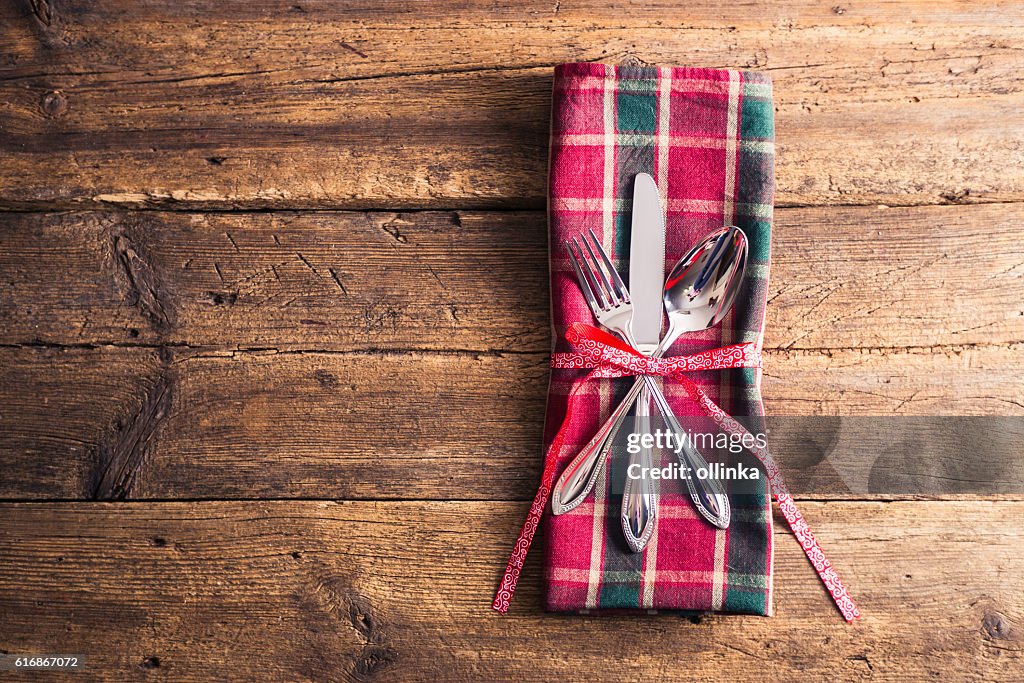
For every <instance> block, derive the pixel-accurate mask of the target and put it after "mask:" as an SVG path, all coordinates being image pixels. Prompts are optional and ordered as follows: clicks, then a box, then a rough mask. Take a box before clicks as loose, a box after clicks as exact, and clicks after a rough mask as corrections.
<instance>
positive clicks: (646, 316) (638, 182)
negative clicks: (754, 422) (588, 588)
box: [621, 173, 665, 552]
mask: <svg viewBox="0 0 1024 683" xmlns="http://www.w3.org/2000/svg"><path fill="white" fill-rule="evenodd" d="M664 287H665V220H664V214H663V213H662V210H661V195H660V194H658V186H657V185H655V183H654V178H652V177H651V176H650V175H648V174H646V173H640V174H638V175H637V176H636V178H635V179H634V180H633V215H632V231H631V234H630V243H629V297H630V299H631V300H632V302H633V319H632V324H631V326H630V332H631V333H632V336H633V340H632V341H633V344H634V345H635V347H636V349H637V350H638V351H640V352H641V353H643V354H645V355H648V356H649V355H651V354H653V353H654V352H655V350H656V349H657V348H658V343H659V342H660V341H661V322H662V311H663V303H662V290H663V289H664ZM650 405H651V393H650V389H649V388H648V384H647V382H644V385H643V387H642V388H641V390H640V398H639V400H638V401H637V404H636V431H637V432H639V433H641V434H645V433H647V434H649V433H650V432H651V429H650ZM653 463H654V456H653V452H652V449H650V448H644V447H643V445H642V444H641V447H640V451H639V453H636V454H631V456H630V461H629V464H630V469H629V470H627V473H628V472H630V471H633V470H634V468H633V467H632V466H633V465H635V464H637V465H640V468H641V474H642V473H643V468H651V467H653ZM648 472H649V469H648ZM656 515H657V498H656V493H655V490H654V481H653V479H652V478H651V477H650V476H641V477H640V478H638V479H631V478H630V477H629V476H628V474H627V477H626V484H625V487H624V489H623V493H622V516H621V521H622V531H623V533H624V534H625V536H626V543H627V544H628V545H629V547H630V548H631V549H632V550H633V551H634V552H640V551H641V550H643V549H644V546H646V545H647V541H648V539H650V537H651V534H652V533H653V531H654V519H655V516H656Z"/></svg>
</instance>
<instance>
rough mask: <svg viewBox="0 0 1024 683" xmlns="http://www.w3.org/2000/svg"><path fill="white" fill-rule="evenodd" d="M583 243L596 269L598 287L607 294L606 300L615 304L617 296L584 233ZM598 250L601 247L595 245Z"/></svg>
mask: <svg viewBox="0 0 1024 683" xmlns="http://www.w3.org/2000/svg"><path fill="white" fill-rule="evenodd" d="M583 244H585V245H586V246H587V252H589V253H590V258H591V259H592V260H593V262H594V265H593V269H594V270H596V271H597V278H598V287H600V288H601V289H602V290H603V291H604V293H605V294H606V295H607V298H608V300H609V301H610V302H611V305H612V306H617V305H618V304H619V303H620V302H619V298H618V297H617V296H615V290H614V289H613V288H612V284H611V283H610V282H609V281H608V277H607V276H606V275H605V272H604V268H602V267H601V259H599V258H598V257H597V255H596V254H595V253H594V248H593V247H592V246H590V240H588V239H587V237H586V235H584V236H583ZM597 248H598V250H600V249H601V245H600V244H598V245H597Z"/></svg>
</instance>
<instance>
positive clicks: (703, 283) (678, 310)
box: [551, 227, 747, 529]
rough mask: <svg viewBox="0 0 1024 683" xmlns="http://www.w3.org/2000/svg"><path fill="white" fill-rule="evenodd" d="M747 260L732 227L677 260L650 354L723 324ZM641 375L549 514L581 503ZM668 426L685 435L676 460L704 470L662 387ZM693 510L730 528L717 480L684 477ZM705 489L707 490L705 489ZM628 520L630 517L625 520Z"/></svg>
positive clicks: (742, 240)
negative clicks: (661, 331) (661, 330)
mask: <svg viewBox="0 0 1024 683" xmlns="http://www.w3.org/2000/svg"><path fill="white" fill-rule="evenodd" d="M746 261H747V237H746V235H745V234H743V231H742V230H740V229H739V228H736V227H725V228H722V229H720V230H717V231H715V232H714V233H712V234H710V235H708V236H707V237H705V238H704V239H703V240H702V241H701V242H700V243H699V244H698V245H697V246H695V247H694V248H693V249H691V250H690V252H689V253H688V254H686V256H684V257H683V258H682V259H680V260H679V261H678V262H677V263H676V264H675V266H673V268H672V270H671V271H670V272H669V275H668V277H667V278H666V280H665V291H664V301H665V310H666V311H667V313H668V321H669V324H668V330H667V332H666V333H665V336H664V337H663V338H662V340H661V343H660V344H659V345H658V348H657V350H656V351H655V352H654V353H653V356H654V357H655V358H657V357H660V356H662V355H663V354H664V353H665V351H667V350H668V349H669V348H670V347H671V346H672V344H673V343H675V341H676V340H677V339H678V338H679V336H680V335H681V334H683V333H685V332H696V331H699V330H703V329H707V328H709V327H712V326H714V325H716V324H717V323H719V322H721V320H722V318H724V317H725V315H726V314H727V313H728V312H729V310H730V309H731V308H732V305H733V303H735V301H736V295H737V294H738V293H739V290H740V284H741V283H742V280H743V274H744V270H745V267H746ZM643 382H644V380H643V378H637V381H636V382H635V383H634V384H633V388H632V389H631V390H630V392H629V393H628V394H627V395H626V397H625V399H624V400H623V401H622V402H621V403H620V404H619V405H618V407H617V408H616V409H615V410H614V411H613V412H612V414H611V416H609V418H608V420H607V421H606V422H605V423H604V425H602V426H601V428H600V429H598V431H597V433H596V434H595V435H594V436H593V438H591V440H590V442H589V443H587V445H586V446H584V448H583V449H582V450H581V451H580V452H579V454H577V456H576V457H575V458H574V459H573V461H572V462H571V463H569V466H568V467H566V468H565V471H564V472H562V475H561V476H560V477H559V479H558V481H557V483H556V484H555V488H554V491H553V493H552V496H551V507H552V512H553V513H554V514H555V515H561V514H564V513H566V512H569V511H570V510H572V509H574V508H576V507H577V506H579V504H580V503H582V502H583V500H584V499H585V498H586V497H587V495H589V494H590V492H591V490H593V488H594V485H595V484H596V482H597V478H598V475H599V474H600V472H601V469H602V467H603V466H604V462H605V459H606V458H605V455H606V454H607V452H608V449H610V448H611V445H612V443H613V442H614V440H615V434H616V433H617V432H618V429H619V427H620V426H621V424H622V421H623V418H624V416H625V414H626V411H627V410H628V409H629V407H630V406H631V405H632V404H633V402H634V401H635V400H636V398H637V396H639V394H640V387H641V386H642V384H643ZM652 393H653V394H654V398H655V401H656V402H657V404H658V407H659V409H660V410H661V412H662V414H663V415H664V417H665V418H666V421H667V422H668V426H669V428H670V429H672V430H673V431H675V433H676V434H677V435H679V436H681V437H683V438H684V441H683V444H684V446H683V449H682V451H681V452H680V458H681V459H682V461H683V465H684V466H686V467H689V468H690V471H691V472H696V471H697V470H698V469H700V468H704V469H707V461H705V460H704V458H703V456H701V454H700V452H699V451H697V449H696V447H694V445H693V443H692V441H691V440H690V439H689V438H688V435H687V433H686V432H685V430H683V429H682V427H681V426H680V425H679V421H678V420H677V419H676V417H675V415H674V414H673V413H672V410H671V408H670V407H669V406H668V403H667V402H666V401H665V397H664V395H663V394H662V393H661V391H660V390H657V391H654V392H652ZM686 483H687V488H688V489H689V493H690V497H691V499H692V500H693V502H694V506H695V507H696V508H697V511H698V512H700V513H701V515H702V516H704V518H705V519H707V520H708V521H709V522H711V523H712V524H714V525H715V526H717V527H719V528H721V529H724V528H727V527H728V526H729V520H730V517H731V511H730V507H729V497H728V496H727V495H726V493H725V491H724V490H723V489H722V486H721V484H720V483H719V482H718V481H717V480H715V479H699V478H695V477H691V478H689V479H686ZM707 489H711V491H708V490H707ZM624 522H626V523H628V520H624Z"/></svg>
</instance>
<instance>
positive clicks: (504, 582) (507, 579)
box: [491, 370, 597, 614]
mask: <svg viewBox="0 0 1024 683" xmlns="http://www.w3.org/2000/svg"><path fill="white" fill-rule="evenodd" d="M596 373H597V370H593V371H591V372H589V373H588V374H587V376H586V377H584V378H583V379H581V380H580V381H579V382H578V383H577V384H576V385H575V386H574V387H573V389H572V391H571V392H569V399H568V401H567V402H566V403H567V405H566V409H565V418H564V419H563V420H562V424H561V425H560V426H559V427H558V433H557V434H555V438H554V439H552V440H551V445H550V446H549V447H548V452H547V456H546V457H545V458H544V472H543V474H541V478H540V486H539V487H538V488H537V493H536V495H534V497H533V503H532V504H531V505H530V511H529V512H528V513H527V515H526V521H525V522H523V528H522V529H521V530H520V531H519V536H518V537H517V538H516V544H515V545H514V546H513V547H512V554H511V555H510V556H509V558H508V564H506V565H505V573H504V574H502V576H501V583H500V584H499V585H498V592H497V594H496V595H495V596H494V602H493V603H492V604H491V608H492V609H495V610H497V611H498V612H499V613H501V614H505V613H506V612H508V608H509V604H510V603H511V602H512V595H513V594H514V593H515V592H516V584H518V583H519V574H520V573H521V572H522V570H523V564H524V563H525V562H526V555H527V553H528V552H529V551H530V545H531V544H532V543H533V537H534V536H535V535H536V533H537V527H539V526H540V520H541V518H542V517H543V516H544V508H545V507H546V506H547V504H548V499H549V498H550V496H551V486H552V484H553V483H554V480H555V460H557V458H558V454H559V453H560V452H561V450H562V443H563V442H564V441H565V428H566V425H568V424H569V420H570V418H571V417H572V414H573V407H574V406H575V404H576V397H577V394H578V393H579V389H580V387H582V386H583V385H584V384H586V383H587V382H588V381H589V380H590V379H591V378H592V377H594V376H595V374H596Z"/></svg>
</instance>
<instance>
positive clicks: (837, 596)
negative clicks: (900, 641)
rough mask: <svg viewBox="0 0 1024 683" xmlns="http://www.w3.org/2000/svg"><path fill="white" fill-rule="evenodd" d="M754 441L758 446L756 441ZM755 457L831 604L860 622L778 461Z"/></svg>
mask: <svg viewBox="0 0 1024 683" xmlns="http://www.w3.org/2000/svg"><path fill="white" fill-rule="evenodd" d="M673 378H674V379H677V380H678V381H679V383H680V384H681V385H682V386H683V388H684V389H686V391H687V392H688V393H689V394H690V395H691V396H693V397H695V398H696V399H697V402H698V403H699V404H700V406H701V408H702V409H703V410H704V412H705V413H706V414H707V415H708V417H710V418H711V419H713V420H714V421H715V422H716V423H718V425H719V426H720V427H722V429H723V430H725V431H726V432H729V433H730V434H737V435H740V436H741V437H742V436H744V435H750V432H749V431H747V428H746V427H744V426H743V425H742V424H740V423H739V422H738V421H736V419H734V418H732V417H730V416H729V415H728V413H726V412H725V411H724V410H722V409H721V408H720V407H719V406H718V404H716V403H715V402H714V401H712V400H711V398H710V397H709V396H708V395H707V394H706V393H704V391H703V390H702V389H701V388H700V387H699V386H697V385H696V384H695V383H694V382H693V381H692V380H690V379H689V378H688V377H685V376H683V375H682V374H677V375H673ZM750 436H751V440H752V441H754V442H755V443H756V439H753V436H752V435H750ZM749 450H750V451H751V452H752V453H753V454H754V456H755V457H757V459H758V460H759V461H760V462H761V464H762V465H764V468H765V471H766V472H767V474H768V485H769V486H770V488H771V491H772V494H773V495H774V496H775V500H777V501H778V503H779V509H780V510H781V511H782V515H783V517H785V518H786V523H787V524H788V525H789V528H790V529H791V530H792V532H793V535H794V536H796V539H797V540H798V541H799V542H800V547H801V548H803V551H804V554H805V555H807V559H808V560H810V562H811V566H813V567H814V571H816V572H817V573H818V576H819V577H820V578H821V582H822V583H823V584H825V588H826V589H827V590H828V592H829V595H830V596H831V597H832V601H833V602H834V603H835V604H836V607H837V608H839V612H840V613H841V614H842V615H843V618H844V619H846V621H847V622H853V621H855V620H857V619H859V618H860V610H859V609H857V605H856V604H855V603H854V601H853V598H851V597H850V594H849V593H848V592H847V591H846V586H845V585H844V584H843V582H842V580H841V579H840V578H839V575H838V574H837V573H836V570H835V569H833V567H832V563H831V562H829V560H828V558H827V557H825V551H823V550H822V549H821V546H820V545H819V544H818V539H816V538H815V537H814V534H813V533H811V529H810V527H809V526H808V525H807V521H806V520H805V519H804V516H803V515H802V514H801V513H800V510H799V509H797V506H796V501H794V500H793V496H791V495H790V494H789V490H788V489H787V488H786V483H785V481H784V480H783V479H782V473H781V472H780V471H779V466H778V464H777V463H776V462H775V458H773V457H772V454H771V453H770V452H769V451H768V450H767V449H763V448H760V447H758V446H756V445H755V446H754V447H753V448H750V449H749Z"/></svg>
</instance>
